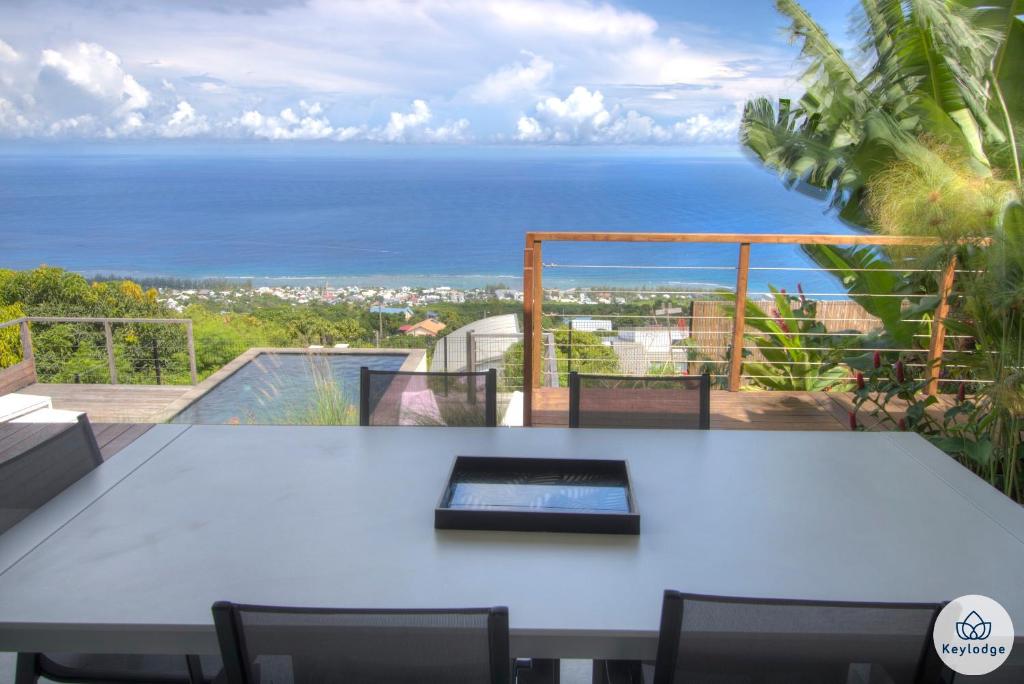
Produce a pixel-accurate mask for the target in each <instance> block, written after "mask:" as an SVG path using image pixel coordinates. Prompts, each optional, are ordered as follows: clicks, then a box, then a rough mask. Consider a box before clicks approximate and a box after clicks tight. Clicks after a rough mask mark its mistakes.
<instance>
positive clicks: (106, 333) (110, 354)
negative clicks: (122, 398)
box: [103, 321, 117, 385]
mask: <svg viewBox="0 0 1024 684" xmlns="http://www.w3.org/2000/svg"><path fill="white" fill-rule="evenodd" d="M103 337H105V338H106V340H107V370H109V371H110V384H111V385H116V384H117V364H116V363H115V362H114V333H113V331H112V330H111V326H110V321H103Z"/></svg>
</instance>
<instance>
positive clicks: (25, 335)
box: [18, 320, 36, 362]
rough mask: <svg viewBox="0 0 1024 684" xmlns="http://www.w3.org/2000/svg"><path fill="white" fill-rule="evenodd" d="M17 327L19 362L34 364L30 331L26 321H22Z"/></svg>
mask: <svg viewBox="0 0 1024 684" xmlns="http://www.w3.org/2000/svg"><path fill="white" fill-rule="evenodd" d="M18 327H19V328H20V330H21V360H22V361H33V362H34V361H35V357H36V354H35V352H34V351H33V350H32V330H31V328H29V322H28V320H24V321H22V322H21V324H20V325H19V326H18Z"/></svg>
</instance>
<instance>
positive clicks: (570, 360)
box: [554, 328, 619, 387]
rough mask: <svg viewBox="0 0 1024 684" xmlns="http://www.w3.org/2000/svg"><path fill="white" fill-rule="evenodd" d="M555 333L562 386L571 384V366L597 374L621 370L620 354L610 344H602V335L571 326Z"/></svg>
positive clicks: (579, 370) (581, 371)
mask: <svg viewBox="0 0 1024 684" xmlns="http://www.w3.org/2000/svg"><path fill="white" fill-rule="evenodd" d="M554 334H555V359H556V363H557V365H558V380H559V384H560V385H561V386H562V387H566V386H568V384H569V370H570V368H571V369H572V370H574V371H578V372H580V373H593V374H595V375H600V374H601V373H617V372H619V357H618V355H616V353H615V350H614V349H612V348H611V347H610V346H607V345H605V344H602V341H601V336H600V335H597V334H595V333H592V332H584V331H582V330H571V329H569V328H561V329H559V330H556V331H555V333H554Z"/></svg>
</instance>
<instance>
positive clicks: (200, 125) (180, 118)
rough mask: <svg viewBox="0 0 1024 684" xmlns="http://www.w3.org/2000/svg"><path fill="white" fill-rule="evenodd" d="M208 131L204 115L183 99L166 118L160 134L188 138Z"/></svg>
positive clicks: (208, 124)
mask: <svg viewBox="0 0 1024 684" xmlns="http://www.w3.org/2000/svg"><path fill="white" fill-rule="evenodd" d="M209 131H210V123H209V122H208V121H207V120H206V117H205V116H201V115H199V114H196V110H195V108H194V107H193V106H192V105H190V104H189V103H188V102H187V101H185V100H180V101H179V102H178V107H177V109H175V110H174V112H173V113H172V114H171V115H170V116H169V117H168V118H167V121H166V122H165V123H164V125H163V129H162V130H161V134H162V135H163V136H164V137H166V138H188V137H191V136H194V135H202V134H203V133H208V132H209Z"/></svg>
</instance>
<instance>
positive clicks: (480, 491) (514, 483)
mask: <svg viewBox="0 0 1024 684" xmlns="http://www.w3.org/2000/svg"><path fill="white" fill-rule="evenodd" d="M487 475H488V474H484V473H479V472H477V473H473V474H472V477H471V478H466V480H472V481H466V480H463V481H456V482H454V483H453V486H452V489H451V498H450V500H449V502H448V507H449V508H458V509H488V508H520V509H531V510H549V511H556V510H561V511H582V512H586V511H594V512H621V513H627V512H629V500H628V498H627V493H626V486H625V484H624V483H621V482H616V481H615V480H614V478H607V477H587V476H580V475H572V476H566V475H556V474H549V475H546V476H544V475H541V476H538V475H536V474H525V473H524V474H521V475H519V476H517V475H518V474H515V473H493V474H490V475H492V477H487Z"/></svg>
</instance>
